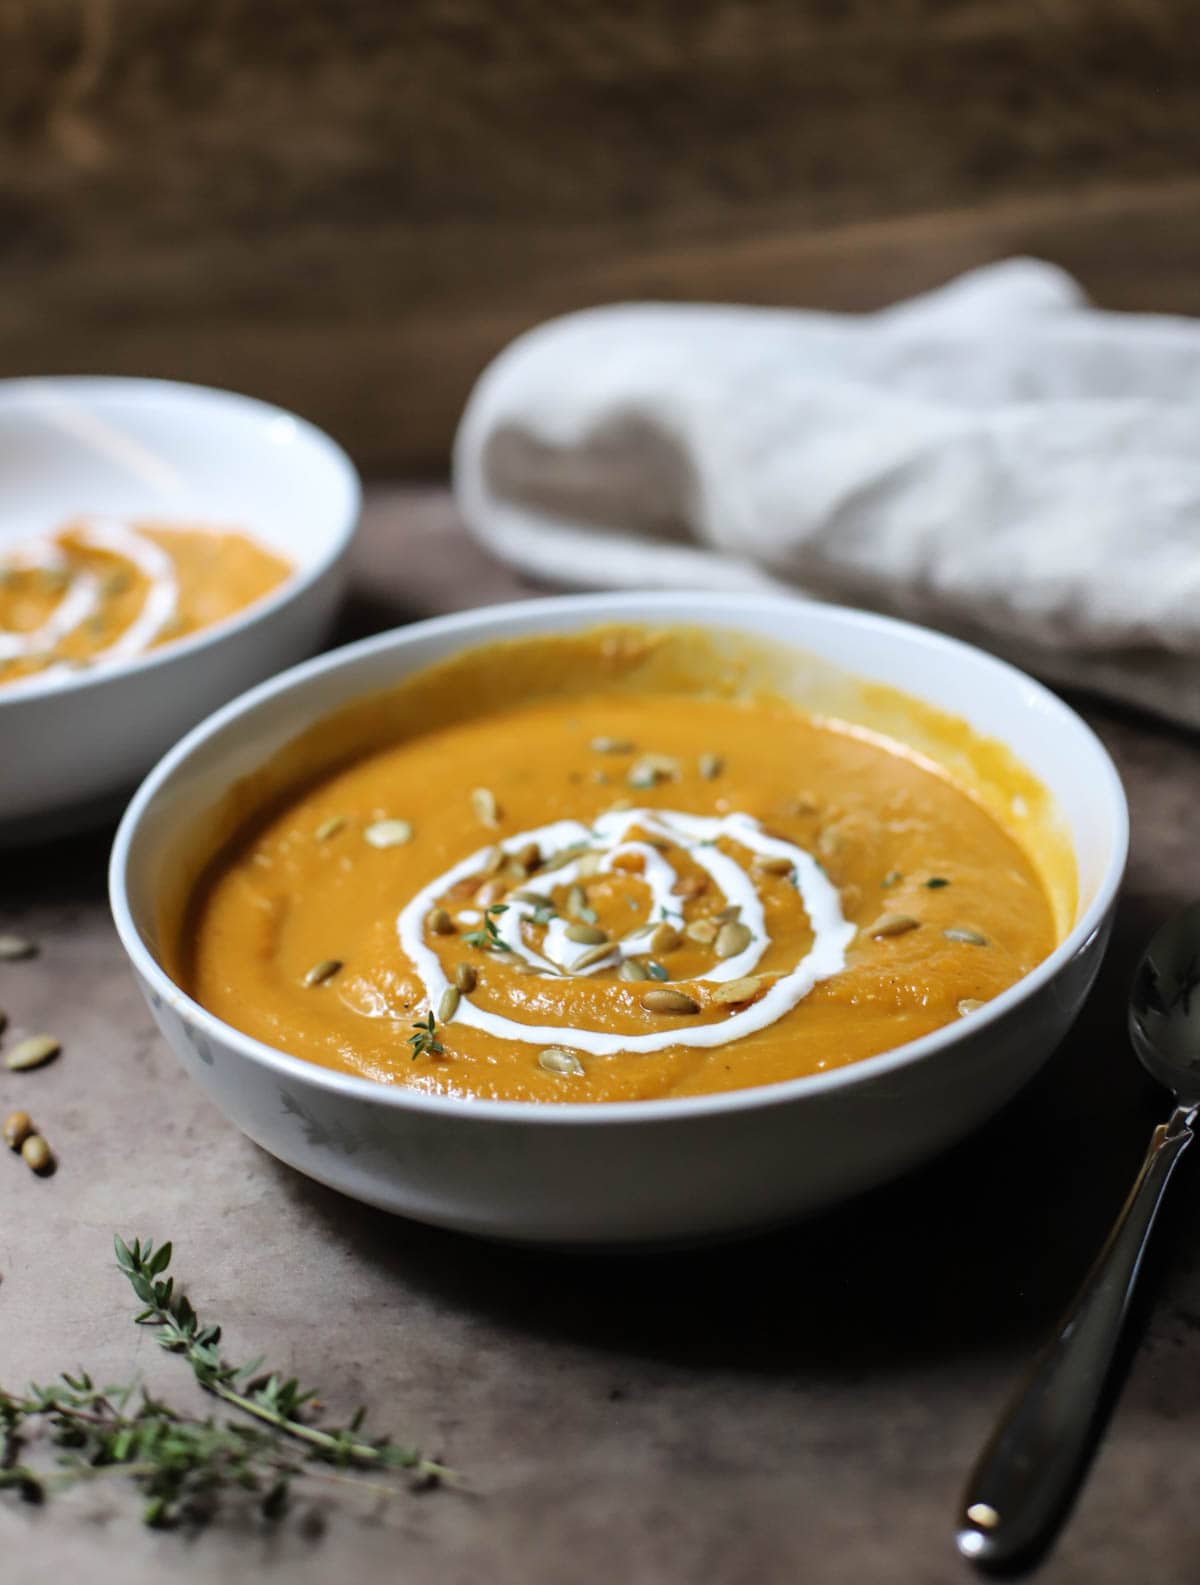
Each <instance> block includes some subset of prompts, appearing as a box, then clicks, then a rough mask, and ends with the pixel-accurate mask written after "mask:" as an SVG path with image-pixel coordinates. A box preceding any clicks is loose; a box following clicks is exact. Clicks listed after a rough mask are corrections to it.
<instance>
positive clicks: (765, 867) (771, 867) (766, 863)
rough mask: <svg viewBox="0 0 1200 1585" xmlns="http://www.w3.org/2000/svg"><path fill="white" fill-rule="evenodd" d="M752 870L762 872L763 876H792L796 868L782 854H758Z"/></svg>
mask: <svg viewBox="0 0 1200 1585" xmlns="http://www.w3.org/2000/svg"><path fill="white" fill-rule="evenodd" d="M751 868H752V869H756V870H759V871H761V873H762V874H763V875H790V874H791V873H792V871H793V870H794V869H795V868H796V866H795V864H794V863H793V862H792V860H791V859H789V858H785V857H784V856H783V854H781V853H780V854H775V853H756V854H755V856H754V862H753V864H752V865H751Z"/></svg>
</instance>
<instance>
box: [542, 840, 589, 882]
mask: <svg viewBox="0 0 1200 1585" xmlns="http://www.w3.org/2000/svg"><path fill="white" fill-rule="evenodd" d="M586 847H587V843H586V842H572V843H571V845H570V846H569V847H565V848H559V850H558V852H557V853H552V854H551V855H550V857H549V858H548V859H547V860H546V862H545V863H544V864H543V865H542V867H541V869H542V874H543V875H548V874H549V873H550V872H551V871H552V870H561V869H562V868H563V867H564V865H567V864H573V863H574V861H575V860H576V859H577V858H578V857H579V855H580V854H581V853H583V851H584V849H585V848H586Z"/></svg>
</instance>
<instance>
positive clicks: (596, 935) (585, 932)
mask: <svg viewBox="0 0 1200 1585" xmlns="http://www.w3.org/2000/svg"><path fill="white" fill-rule="evenodd" d="M563 933H564V935H565V936H566V938H567V940H568V941H579V942H582V944H583V945H584V946H587V947H593V946H595V945H596V944H597V943H598V942H600V941H607V940H608V932H607V931H606V930H601V929H600V927H599V925H584V924H579V925H568V926H567V928H566V930H565V931H564V932H563Z"/></svg>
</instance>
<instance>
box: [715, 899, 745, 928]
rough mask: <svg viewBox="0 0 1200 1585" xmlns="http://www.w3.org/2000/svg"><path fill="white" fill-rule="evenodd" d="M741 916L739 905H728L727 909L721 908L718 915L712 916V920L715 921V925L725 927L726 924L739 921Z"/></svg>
mask: <svg viewBox="0 0 1200 1585" xmlns="http://www.w3.org/2000/svg"><path fill="white" fill-rule="evenodd" d="M741 916H742V908H741V904H740V903H730V904H729V905H728V907H726V908H722V909H721V910H720V912H719V913H716V914H714V915H713V918H714V919H715V920H716V921H717V923H718V924H719V925H727V924H729V923H730V921H731V920H734V919H740V918H741Z"/></svg>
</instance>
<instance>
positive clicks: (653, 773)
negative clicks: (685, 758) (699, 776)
mask: <svg viewBox="0 0 1200 1585" xmlns="http://www.w3.org/2000/svg"><path fill="white" fill-rule="evenodd" d="M678 780H679V761H678V760H677V759H676V758H675V757H674V756H673V755H671V754H643V755H642V757H641V759H640V760H638V762H637V763H636V765H631V766H630V769H629V774H628V776H626V778H625V784H626V786H627V787H656V786H657V785H658V783H659V782H660V781H678Z"/></svg>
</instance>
